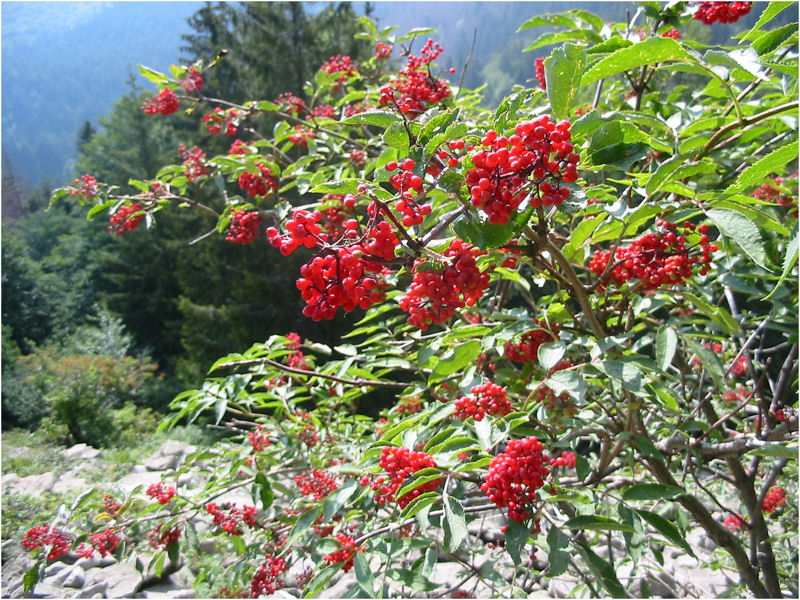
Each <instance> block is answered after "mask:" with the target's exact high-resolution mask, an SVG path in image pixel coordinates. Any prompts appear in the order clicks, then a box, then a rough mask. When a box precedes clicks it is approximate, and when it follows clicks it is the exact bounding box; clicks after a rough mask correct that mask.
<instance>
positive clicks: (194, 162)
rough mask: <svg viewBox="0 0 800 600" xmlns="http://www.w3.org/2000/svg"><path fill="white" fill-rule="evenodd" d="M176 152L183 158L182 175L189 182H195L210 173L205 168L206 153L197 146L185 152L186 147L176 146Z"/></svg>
mask: <svg viewBox="0 0 800 600" xmlns="http://www.w3.org/2000/svg"><path fill="white" fill-rule="evenodd" d="M178 152H180V153H181V156H182V157H183V166H184V167H186V171H185V172H184V174H185V175H186V179H187V180H188V181H189V182H192V181H196V180H197V179H199V178H200V177H202V176H203V175H208V174H209V173H210V172H211V171H209V170H208V167H206V153H205V152H203V151H202V150H200V148H198V147H197V146H195V147H194V148H192V149H191V150H187V149H186V146H184V145H183V144H181V145H180V146H178Z"/></svg>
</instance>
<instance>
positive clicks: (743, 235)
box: [706, 149, 797, 271]
mask: <svg viewBox="0 0 800 600" xmlns="http://www.w3.org/2000/svg"><path fill="white" fill-rule="evenodd" d="M796 151H797V150H796V149H795V153H796ZM706 215H708V218H709V219H711V220H712V221H713V222H714V225H716V226H717V229H719V230H720V231H721V232H722V234H723V235H724V236H725V237H727V238H729V239H731V240H733V241H734V242H736V244H737V245H738V246H739V247H740V248H741V249H742V250H744V252H745V254H747V256H749V257H750V258H751V259H752V261H753V262H754V263H756V264H757V265H758V266H759V267H761V268H762V269H764V270H765V271H769V270H770V268H769V267H768V266H767V264H766V263H767V254H766V252H765V250H764V243H763V240H762V239H761V232H760V231H759V230H758V227H757V226H756V224H755V223H753V222H752V221H751V220H750V219H748V218H747V217H745V216H744V215H741V214H739V213H737V212H733V211H732V210H726V209H724V208H710V209H708V210H706Z"/></svg>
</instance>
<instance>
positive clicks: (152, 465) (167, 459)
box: [144, 454, 180, 471]
mask: <svg viewBox="0 0 800 600" xmlns="http://www.w3.org/2000/svg"><path fill="white" fill-rule="evenodd" d="M178 462H180V455H175V454H168V455H166V456H163V455H160V454H156V455H153V456H151V457H150V458H148V459H147V461H146V462H145V463H144V466H145V467H147V470H148V471H167V470H169V469H174V468H175V467H177V466H178Z"/></svg>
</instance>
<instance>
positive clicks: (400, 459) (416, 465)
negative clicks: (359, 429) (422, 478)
mask: <svg viewBox="0 0 800 600" xmlns="http://www.w3.org/2000/svg"><path fill="white" fill-rule="evenodd" d="M379 464H380V466H381V468H382V469H383V470H384V471H386V473H387V474H388V475H389V482H388V483H386V484H385V485H384V479H383V477H379V478H378V479H376V480H375V483H373V484H372V489H373V490H375V491H376V492H378V493H377V494H376V496H375V501H376V502H378V503H379V504H385V503H386V502H391V501H392V500H396V501H397V504H399V505H400V508H405V507H406V506H407V505H408V503H409V502H411V501H412V500H413V499H414V498H416V497H417V496H419V495H420V494H423V493H425V492H432V491H434V490H435V489H436V488H438V487H439V484H441V482H442V480H441V478H439V479H434V480H433V481H429V482H428V483H424V484H422V485H420V486H418V487H416V488H414V489H413V490H411V491H410V492H408V493H407V494H405V495H403V496H401V497H400V498H395V497H394V494H395V492H397V490H399V489H400V488H401V487H402V486H403V482H404V481H405V480H406V479H407V478H408V477H409V476H410V475H411V474H413V473H416V472H417V471H421V470H422V469H426V468H428V467H433V468H434V469H435V468H436V462H434V460H433V457H432V456H431V455H430V454H427V453H426V452H416V451H414V450H409V449H408V448H391V447H389V446H386V447H384V448H383V450H382V451H381V460H380V463H379Z"/></svg>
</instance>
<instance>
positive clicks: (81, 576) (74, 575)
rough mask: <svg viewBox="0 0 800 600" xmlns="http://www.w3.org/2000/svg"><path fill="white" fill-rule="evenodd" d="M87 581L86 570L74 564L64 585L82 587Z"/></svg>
mask: <svg viewBox="0 0 800 600" xmlns="http://www.w3.org/2000/svg"><path fill="white" fill-rule="evenodd" d="M85 582H86V573H85V571H84V570H83V569H81V568H80V567H79V566H77V565H73V567H72V568H71V569H70V570H69V574H68V575H67V578H66V579H64V583H63V586H64V587H68V588H82V587H83V584H84V583H85Z"/></svg>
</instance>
